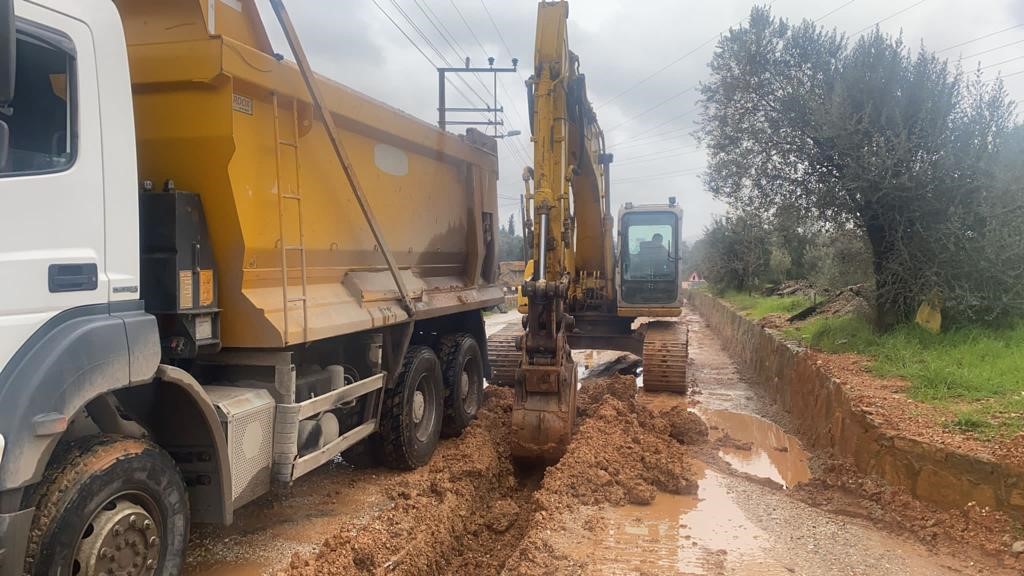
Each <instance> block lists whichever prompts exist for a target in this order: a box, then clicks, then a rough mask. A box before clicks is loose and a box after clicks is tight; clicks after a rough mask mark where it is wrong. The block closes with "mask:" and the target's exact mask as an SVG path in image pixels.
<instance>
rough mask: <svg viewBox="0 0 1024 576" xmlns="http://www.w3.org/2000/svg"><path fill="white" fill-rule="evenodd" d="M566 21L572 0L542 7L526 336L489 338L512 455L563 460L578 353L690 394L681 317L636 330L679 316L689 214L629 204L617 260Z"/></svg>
mask: <svg viewBox="0 0 1024 576" xmlns="http://www.w3.org/2000/svg"><path fill="white" fill-rule="evenodd" d="M568 17H569V4H568V2H565V1H558V2H547V1H543V2H540V4H539V5H538V7H537V44H536V51H535V57H534V71H533V75H532V76H531V77H530V79H529V81H528V82H527V84H528V88H529V89H528V96H529V99H530V101H529V104H530V115H531V118H530V119H531V126H530V127H531V130H532V133H533V143H534V166H533V169H532V170H531V169H527V170H526V171H525V172H524V180H525V181H526V184H527V187H526V194H525V196H524V198H525V200H524V206H523V212H524V214H525V215H526V219H525V222H524V228H525V230H524V233H525V234H524V236H525V238H526V241H527V243H528V249H529V250H528V253H529V254H530V257H531V259H532V266H528V267H527V268H528V269H529V270H532V274H530V275H529V277H527V278H526V279H525V281H524V283H523V286H522V292H521V295H522V296H523V297H525V298H526V302H527V305H526V315H525V316H524V319H523V327H524V328H525V332H524V333H522V334H518V333H516V332H515V331H514V329H506V330H502V331H501V332H500V333H498V334H496V335H495V337H494V338H493V339H491V340H489V348H490V356H491V365H492V367H493V371H494V374H493V376H492V382H493V383H497V384H509V383H511V384H512V385H513V386H514V387H515V391H516V394H515V400H514V403H513V410H512V425H513V446H512V453H513V455H514V456H516V457H518V458H521V459H539V460H545V461H548V462H550V461H555V460H557V459H558V458H560V457H561V455H562V453H563V452H564V451H565V448H566V446H567V445H568V443H569V440H570V438H571V436H572V431H573V426H574V424H575V415H576V387H577V383H576V378H577V377H576V364H575V362H574V361H573V358H572V350H571V346H579V347H582V348H595V349H613V350H623V351H627V352H633V353H635V354H638V355H644V356H645V363H647V361H648V360H650V363H649V364H650V372H651V373H650V379H651V384H652V385H653V386H652V387H660V388H662V389H668V390H677V391H685V367H686V335H685V328H681V325H676V323H674V322H668V323H659V324H656V325H655V324H652V325H651V326H650V329H648V328H646V327H644V328H640V329H636V328H635V327H634V324H635V323H634V321H635V320H636V319H637V318H638V317H641V316H678V315H679V313H680V311H681V308H680V302H679V282H678V268H679V266H678V261H679V258H678V245H679V238H680V234H681V232H680V226H679V222H680V220H681V211H680V210H679V208H678V207H677V206H675V205H674V203H672V204H670V205H666V206H661V205H655V206H638V207H633V206H632V205H629V204H627V206H626V207H625V208H624V209H623V212H622V215H621V216H620V217H621V218H623V222H626V226H625V228H626V229H627V230H628V231H629V234H627V235H626V236H622V237H620V239H619V244H620V245H622V244H626V245H627V246H626V252H624V253H623V259H622V260H617V259H616V253H615V245H614V244H615V243H614V236H613V233H614V232H613V231H614V218H613V217H612V215H611V200H610V196H609V185H610V182H609V164H610V163H611V161H612V155H611V154H608V153H607V152H606V151H605V142H604V135H603V133H602V132H601V128H600V126H599V124H598V122H597V116H596V114H595V113H594V109H593V107H592V106H591V104H590V101H589V99H588V98H587V85H586V79H585V77H584V75H583V74H582V73H580V62H579V58H578V57H577V56H576V54H574V53H573V52H572V51H571V50H570V49H569V42H568V34H567V22H568ZM531 181H532V188H531V186H530V184H531ZM620 228H622V226H620ZM657 242H664V244H659V243H657ZM633 252H636V253H635V254H634V253H633ZM620 264H621V265H623V266H624V268H623V271H625V272H626V275H625V276H623V275H622V274H620V272H623V271H619V270H617V267H618V266H619V265H620ZM617 274H618V276H617ZM617 278H619V280H620V282H618V283H617V282H616V279H617ZM623 282H624V283H623ZM620 288H621V289H623V290H625V291H626V292H624V294H625V295H626V297H627V299H626V300H623V299H622V294H619V291H620ZM620 304H625V306H624V307H622V308H621V309H620ZM647 336H649V337H647ZM645 337H647V338H646V339H645ZM513 342H514V345H513V344H512V343H513ZM648 357H649V358H648Z"/></svg>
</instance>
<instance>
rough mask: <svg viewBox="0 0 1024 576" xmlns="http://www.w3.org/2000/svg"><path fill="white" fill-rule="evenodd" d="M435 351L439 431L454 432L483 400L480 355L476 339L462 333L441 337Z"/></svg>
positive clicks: (443, 432)
mask: <svg viewBox="0 0 1024 576" xmlns="http://www.w3.org/2000/svg"><path fill="white" fill-rule="evenodd" d="M439 351H440V356H441V370H442V372H443V374H444V388H445V400H444V424H443V425H442V427H441V435H442V436H445V437H452V436H458V435H459V434H462V431H463V430H465V429H466V426H469V424H470V422H472V421H473V419H474V418H476V413H477V411H478V410H479V409H480V403H481V401H482V400H483V394H484V363H483V358H482V357H481V354H480V346H478V345H477V343H476V340H475V339H474V338H473V337H472V336H470V335H469V334H465V333H460V334H452V335H449V336H445V337H444V338H442V339H441V343H440V346H439Z"/></svg>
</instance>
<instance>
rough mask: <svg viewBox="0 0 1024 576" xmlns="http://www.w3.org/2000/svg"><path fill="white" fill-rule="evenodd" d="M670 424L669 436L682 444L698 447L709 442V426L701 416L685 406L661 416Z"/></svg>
mask: <svg viewBox="0 0 1024 576" xmlns="http://www.w3.org/2000/svg"><path fill="white" fill-rule="evenodd" d="M659 416H661V418H662V419H664V420H665V421H666V422H668V426H669V431H668V435H669V436H671V437H672V438H674V439H675V440H676V441H677V442H679V443H681V444H686V445H689V446H696V445H698V444H703V443H705V442H707V441H708V425H707V424H705V423H704V420H702V419H701V417H700V416H698V415H696V414H694V413H693V412H690V411H689V410H687V409H686V408H685V407H683V406H673V407H672V408H670V409H669V410H667V411H665V412H662V413H661V414H659Z"/></svg>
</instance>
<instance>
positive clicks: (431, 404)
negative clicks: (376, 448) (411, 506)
mask: <svg viewBox="0 0 1024 576" xmlns="http://www.w3.org/2000/svg"><path fill="white" fill-rule="evenodd" d="M443 415H444V384H443V382H442V376H441V363H440V362H438V360H437V355H436V354H434V351H433V350H431V349H430V348H428V347H427V346H410V347H409V351H408V352H406V354H405V358H404V360H403V362H402V369H401V370H400V371H399V373H398V378H397V382H396V383H395V386H394V387H393V388H391V389H389V390H385V391H384V406H383V408H382V409H381V423H380V443H381V448H382V449H383V453H384V462H385V463H386V464H387V465H388V466H391V467H393V468H400V469H404V470H411V469H413V468H419V467H420V466H423V465H424V464H426V463H427V462H429V461H430V457H431V456H433V454H434V450H435V449H436V448H437V442H438V439H439V438H440V436H441V420H442V418H443Z"/></svg>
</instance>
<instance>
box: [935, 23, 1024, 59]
mask: <svg viewBox="0 0 1024 576" xmlns="http://www.w3.org/2000/svg"><path fill="white" fill-rule="evenodd" d="M1022 26H1024V23H1021V24H1015V25H1013V26H1010V27H1009V28H1003V29H1002V30H996V31H995V32H989V33H988V34H984V35H982V36H978V37H977V38H971V39H970V40H967V41H965V42H961V43H959V44H954V45H952V46H948V47H946V48H943V49H942V50H938V51H936V52H935V53H936V54H942V53H943V52H948V51H950V50H953V49H954V48H959V47H961V46H966V45H968V44H973V43H975V42H977V41H979V40H984V39H986V38H991V37H993V36H997V35H999V34H1002V33H1003V32H1009V31H1010V30H1016V29H1017V28H1020V27H1022Z"/></svg>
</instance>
